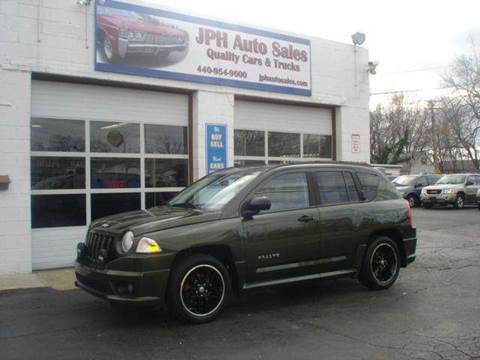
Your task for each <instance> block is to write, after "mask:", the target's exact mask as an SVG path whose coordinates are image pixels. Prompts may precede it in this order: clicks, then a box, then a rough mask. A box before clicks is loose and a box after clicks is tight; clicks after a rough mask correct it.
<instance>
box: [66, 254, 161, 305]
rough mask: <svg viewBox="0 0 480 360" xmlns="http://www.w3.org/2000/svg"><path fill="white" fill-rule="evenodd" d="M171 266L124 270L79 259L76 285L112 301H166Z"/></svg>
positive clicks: (138, 302)
mask: <svg viewBox="0 0 480 360" xmlns="http://www.w3.org/2000/svg"><path fill="white" fill-rule="evenodd" d="M169 273H170V270H168V269H167V270H150V271H125V270H112V269H100V268H95V267H92V266H89V265H87V264H85V263H82V262H81V261H79V260H77V261H76V263H75V276H76V279H77V280H76V281H75V285H76V286H77V287H79V288H81V289H83V290H85V291H87V292H88V293H90V294H92V295H94V296H97V297H99V298H103V299H106V300H108V301H111V302H116V303H123V304H133V305H164V300H165V291H166V288H167V284H168V277H169Z"/></svg>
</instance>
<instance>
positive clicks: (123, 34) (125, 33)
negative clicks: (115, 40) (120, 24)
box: [118, 29, 130, 39]
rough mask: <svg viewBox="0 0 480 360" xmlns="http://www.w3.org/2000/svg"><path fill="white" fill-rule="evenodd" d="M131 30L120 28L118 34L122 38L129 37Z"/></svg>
mask: <svg viewBox="0 0 480 360" xmlns="http://www.w3.org/2000/svg"><path fill="white" fill-rule="evenodd" d="M129 32H130V31H128V30H127V29H120V30H118V36H119V37H121V38H124V39H127V38H128V33H129Z"/></svg>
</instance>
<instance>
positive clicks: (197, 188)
mask: <svg viewBox="0 0 480 360" xmlns="http://www.w3.org/2000/svg"><path fill="white" fill-rule="evenodd" d="M259 174H260V172H259V171H257V172H252V173H235V174H217V175H215V174H213V175H210V176H207V177H205V178H203V179H201V180H199V181H197V182H196V183H195V184H193V185H192V186H190V187H188V188H187V189H185V190H184V191H182V192H181V193H180V194H178V195H177V196H176V197H174V198H173V199H172V200H170V202H169V205H170V206H178V207H189V208H195V209H202V210H219V209H221V208H222V207H223V206H225V204H227V203H228V202H229V201H230V200H231V199H233V197H235V195H237V194H238V193H239V192H240V191H241V190H242V189H243V188H245V186H247V185H248V184H249V183H250V182H251V181H252V180H253V179H255V178H256V177H257V176H258V175H259Z"/></svg>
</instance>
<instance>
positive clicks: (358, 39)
mask: <svg viewBox="0 0 480 360" xmlns="http://www.w3.org/2000/svg"><path fill="white" fill-rule="evenodd" d="M365 38H366V36H365V34H364V33H361V32H358V31H357V32H356V33H355V34H353V35H352V42H353V45H359V46H360V45H362V44H363V43H364V42H365Z"/></svg>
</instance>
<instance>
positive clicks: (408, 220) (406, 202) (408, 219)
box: [405, 200, 413, 226]
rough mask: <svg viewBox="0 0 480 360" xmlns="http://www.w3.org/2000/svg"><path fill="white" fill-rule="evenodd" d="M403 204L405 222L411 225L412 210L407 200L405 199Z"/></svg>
mask: <svg viewBox="0 0 480 360" xmlns="http://www.w3.org/2000/svg"><path fill="white" fill-rule="evenodd" d="M405 206H406V207H407V222H408V224H409V225H410V226H413V210H412V208H411V207H410V204H409V202H408V201H406V200H405Z"/></svg>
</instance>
